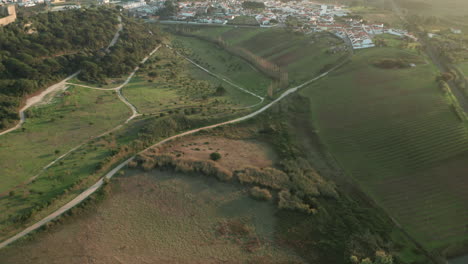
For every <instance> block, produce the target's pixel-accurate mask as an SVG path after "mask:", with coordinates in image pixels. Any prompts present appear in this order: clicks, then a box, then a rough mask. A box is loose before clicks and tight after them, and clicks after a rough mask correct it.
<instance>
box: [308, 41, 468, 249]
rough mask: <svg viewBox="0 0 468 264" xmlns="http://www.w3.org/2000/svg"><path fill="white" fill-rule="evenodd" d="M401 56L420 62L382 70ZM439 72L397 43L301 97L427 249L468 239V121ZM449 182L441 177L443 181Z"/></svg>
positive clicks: (362, 179)
mask: <svg viewBox="0 0 468 264" xmlns="http://www.w3.org/2000/svg"><path fill="white" fill-rule="evenodd" d="M388 58H392V59H396V58H399V59H401V60H404V61H405V62H414V63H416V64H417V66H416V67H414V68H413V67H407V68H400V69H383V68H379V67H376V66H375V64H376V62H378V61H382V60H385V59H388ZM435 77H436V71H435V69H434V68H433V67H432V66H430V65H426V64H425V63H424V60H422V58H419V57H415V56H414V55H410V54H408V53H407V52H403V51H402V50H399V49H394V48H379V49H369V50H364V51H361V52H358V53H357V54H356V55H355V56H354V58H353V61H352V63H350V64H348V65H346V66H345V67H343V68H341V69H339V70H338V71H336V72H335V73H334V74H332V75H331V76H330V77H329V78H327V79H325V80H322V81H321V82H320V83H318V84H316V85H314V86H313V87H310V88H307V89H305V90H304V91H303V92H302V94H304V95H306V96H308V97H309V98H310V100H311V108H312V113H313V114H312V117H311V118H312V119H313V120H314V123H315V125H316V126H317V128H318V130H319V134H320V136H321V137H323V139H324V140H325V142H326V144H327V146H328V147H329V149H330V150H331V152H332V153H333V154H334V155H335V156H336V158H337V159H338V161H339V162H340V163H341V165H342V166H343V167H344V168H345V169H346V170H347V171H348V172H349V173H350V174H351V175H352V177H353V178H354V179H355V180H357V181H358V182H359V184H360V185H361V186H362V187H363V188H364V189H365V190H366V191H367V192H368V193H369V194H371V196H372V197H373V198H375V200H376V201H377V202H378V203H379V204H381V205H383V206H384V208H385V209H386V210H387V211H388V212H389V213H390V215H392V216H393V217H395V218H396V219H397V221H399V222H401V223H402V224H403V227H404V228H405V229H407V230H408V231H409V232H410V233H411V234H412V235H414V236H415V237H416V238H417V239H418V240H419V241H420V242H421V243H423V244H424V245H425V246H427V247H429V248H438V247H442V246H446V245H448V244H450V243H451V242H460V241H462V240H466V238H467V233H466V228H465V227H464V226H465V225H466V221H467V219H468V215H467V214H466V212H467V210H466V203H467V201H468V197H467V196H466V191H464V190H466V188H467V185H466V184H467V182H466V181H465V180H462V179H461V177H462V175H463V174H466V166H464V165H463V164H465V165H466V162H467V161H468V158H467V156H466V154H467V150H468V125H467V123H466V122H465V123H463V122H462V121H461V120H460V119H459V117H458V116H457V115H456V114H455V112H454V110H453V107H452V106H451V105H450V104H451V102H450V100H449V99H448V98H446V97H444V95H443V93H442V91H441V90H439V88H438V87H437V83H436V82H435ZM442 179H443V180H442Z"/></svg>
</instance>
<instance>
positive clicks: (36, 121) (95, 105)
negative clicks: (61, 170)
mask: <svg viewBox="0 0 468 264" xmlns="http://www.w3.org/2000/svg"><path fill="white" fill-rule="evenodd" d="M129 116H130V110H129V109H128V108H127V106H125V105H124V104H123V103H122V102H121V101H120V100H119V99H118V98H117V95H115V94H114V92H112V91H98V90H91V89H86V88H78V87H75V88H69V89H68V90H67V91H66V92H64V93H61V94H59V95H58V96H57V97H56V98H53V101H52V103H51V104H48V105H44V106H37V107H34V108H32V109H31V110H29V111H28V112H27V122H26V123H25V124H24V126H23V129H19V130H16V131H14V132H12V133H9V134H6V135H3V136H1V137H0V146H1V149H2V151H1V152H0V164H1V165H0V182H1V184H0V193H4V192H5V191H7V190H9V189H11V188H13V187H14V186H16V185H19V184H20V183H22V182H23V181H25V180H27V179H29V178H30V177H32V176H33V175H35V174H36V173H39V171H40V170H41V168H42V167H44V166H45V165H47V164H48V163H49V162H51V161H53V160H55V159H56V158H57V157H58V156H60V155H62V154H63V153H65V152H67V151H68V150H69V149H71V148H72V147H75V146H76V145H78V144H80V143H82V142H83V141H85V140H86V139H88V138H90V137H92V136H96V135H98V134H99V133H103V132H104V131H106V130H109V129H111V128H113V127H115V126H117V125H118V124H120V123H121V122H123V121H125V119H127V118H128V117H129Z"/></svg>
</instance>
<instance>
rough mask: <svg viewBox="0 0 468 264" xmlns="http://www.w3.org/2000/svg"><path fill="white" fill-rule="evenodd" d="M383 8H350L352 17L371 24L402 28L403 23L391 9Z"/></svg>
mask: <svg viewBox="0 0 468 264" xmlns="http://www.w3.org/2000/svg"><path fill="white" fill-rule="evenodd" d="M382 7H383V6H370V5H368V6H364V5H362V6H353V7H351V8H349V11H351V13H352V15H356V16H360V17H362V19H364V20H366V21H369V22H371V23H379V24H385V25H388V26H391V27H396V28H397V27H401V26H403V22H402V21H401V20H400V18H399V17H398V16H397V15H395V13H393V12H392V10H391V9H390V8H382Z"/></svg>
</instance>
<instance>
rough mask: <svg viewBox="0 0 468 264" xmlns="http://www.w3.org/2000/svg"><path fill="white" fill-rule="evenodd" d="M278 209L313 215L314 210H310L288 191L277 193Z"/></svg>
mask: <svg viewBox="0 0 468 264" xmlns="http://www.w3.org/2000/svg"><path fill="white" fill-rule="evenodd" d="M278 208H280V209H287V210H295V211H299V212H303V213H308V214H315V213H316V212H317V210H316V209H314V208H310V206H309V205H307V204H305V203H304V202H303V201H302V200H301V199H300V198H299V197H297V196H295V195H293V194H291V193H290V192H289V191H288V190H282V191H281V192H280V193H279V202H278Z"/></svg>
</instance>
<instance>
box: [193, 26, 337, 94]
mask: <svg viewBox="0 0 468 264" xmlns="http://www.w3.org/2000/svg"><path fill="white" fill-rule="evenodd" d="M191 34H195V35H199V36H203V37H208V38H213V39H218V38H221V39H222V40H224V41H225V42H226V43H227V44H228V45H232V46H235V47H240V48H244V49H246V50H248V51H250V52H252V53H253V54H255V55H258V56H260V57H262V58H264V59H267V60H268V61H270V62H273V63H275V64H276V65H278V66H279V67H281V68H283V69H285V70H286V71H287V72H288V73H289V82H290V83H291V84H292V85H294V84H299V83H302V82H304V81H306V80H308V79H311V78H313V77H314V76H316V75H317V73H318V72H319V71H320V70H321V69H322V68H323V66H324V65H326V64H333V63H335V62H336V61H337V60H338V59H339V58H340V57H341V56H342V55H343V54H344V53H343V52H344V51H340V52H338V51H337V52H336V53H332V52H331V50H332V49H334V48H336V49H337V50H338V49H339V47H342V45H343V42H342V41H341V40H340V39H338V38H336V37H334V36H333V35H330V34H328V33H324V34H312V35H304V34H302V33H294V32H290V31H287V30H284V29H271V28H270V29H264V28H233V27H199V28H197V27H195V28H192V31H191ZM305 55H307V56H305Z"/></svg>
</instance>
